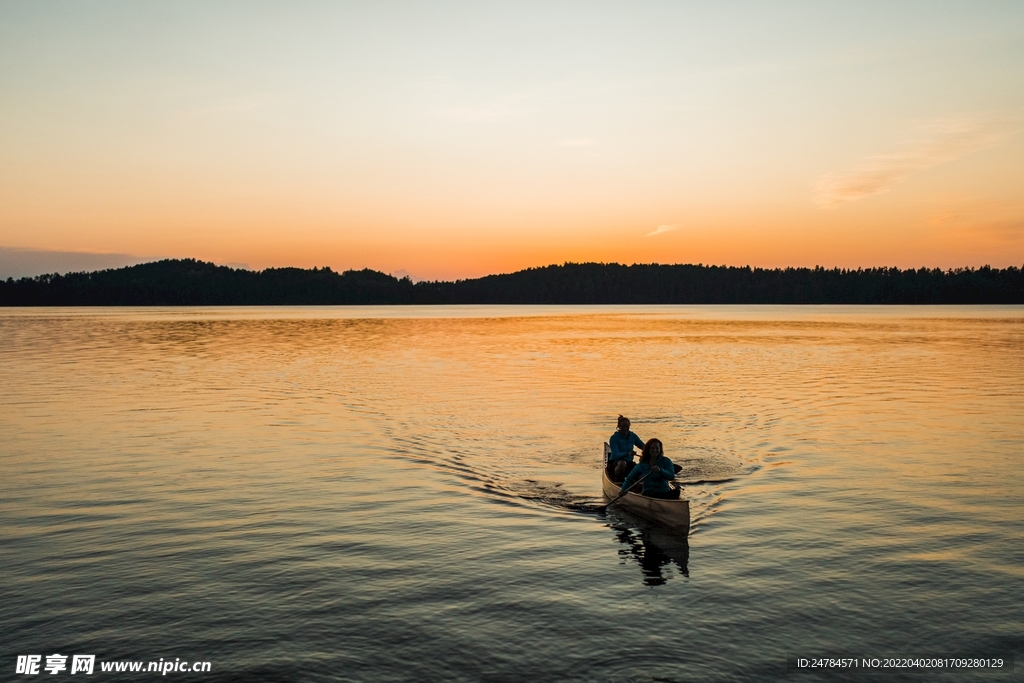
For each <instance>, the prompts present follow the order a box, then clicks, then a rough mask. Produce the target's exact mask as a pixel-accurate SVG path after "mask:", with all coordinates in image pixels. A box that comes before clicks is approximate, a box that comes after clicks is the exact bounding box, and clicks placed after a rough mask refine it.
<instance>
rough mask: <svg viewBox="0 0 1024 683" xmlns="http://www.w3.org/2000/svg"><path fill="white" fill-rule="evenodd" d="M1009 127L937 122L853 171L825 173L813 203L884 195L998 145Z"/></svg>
mask: <svg viewBox="0 0 1024 683" xmlns="http://www.w3.org/2000/svg"><path fill="white" fill-rule="evenodd" d="M1009 128H1010V127H1009V126H1007V125H1006V124H1005V123H1002V122H999V121H995V120H993V119H991V118H986V117H978V116H961V117H953V118H944V119H937V120H935V121H932V122H931V123H929V124H927V125H925V126H922V127H921V129H920V130H919V132H918V134H917V135H916V136H914V137H913V138H911V139H908V140H907V141H905V142H904V143H903V144H901V145H900V146H899V149H897V150H896V151H893V152H889V153H886V154H874V155H872V156H869V157H866V158H864V159H863V160H861V161H860V162H859V163H857V164H855V165H854V166H853V168H851V169H849V170H847V171H840V172H837V173H826V174H825V175H823V176H822V177H821V179H820V180H819V181H818V187H817V194H816V197H815V203H816V204H817V205H818V206H819V207H820V208H829V207H832V206H835V205H837V204H843V203H845V202H853V201H856V200H858V199H863V198H864V197H869V196H871V195H873V194H880V193H882V192H887V191H888V190H889V189H891V188H892V187H893V186H894V185H897V184H899V183H901V182H903V181H905V180H906V179H907V178H909V177H910V176H912V175H914V174H915V173H917V172H919V171H923V170H925V169H927V168H931V167H933V166H938V165H939V164H943V163H946V162H947V161H953V160H954V159H959V158H962V157H965V156H967V155H969V154H973V153H974V152H977V151H979V150H981V149H985V148H986V147H991V146H993V145H995V144H998V143H999V142H1001V141H1002V140H1003V139H1005V138H1006V137H1007V135H1008V134H1009V132H1010V130H1009Z"/></svg>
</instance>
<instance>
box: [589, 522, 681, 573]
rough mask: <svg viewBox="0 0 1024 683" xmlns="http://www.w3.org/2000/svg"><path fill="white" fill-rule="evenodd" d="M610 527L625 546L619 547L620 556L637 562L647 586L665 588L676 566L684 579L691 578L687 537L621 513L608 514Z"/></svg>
mask: <svg viewBox="0 0 1024 683" xmlns="http://www.w3.org/2000/svg"><path fill="white" fill-rule="evenodd" d="M608 527H609V528H610V529H612V530H613V531H614V532H615V538H616V540H617V541H618V542H619V543H621V544H622V545H623V546H624V547H622V548H619V551H618V552H619V556H620V557H622V558H623V559H626V560H634V561H635V562H636V563H637V565H638V566H639V567H640V572H641V574H642V575H643V582H644V585H645V586H661V585H663V584H664V583H665V582H666V581H668V579H669V578H670V577H671V575H672V573H673V572H672V567H673V565H674V566H675V568H676V569H677V570H678V571H679V573H680V574H681V575H682V576H689V575H690V570H689V569H688V568H687V562H688V561H689V559H690V544H689V543H688V542H687V540H686V537H684V536H680V535H679V534H676V533H673V532H671V531H669V530H667V529H662V528H660V527H657V526H654V525H652V524H651V523H650V522H647V521H645V520H643V519H640V518H639V517H635V516H634V515H631V514H629V513H628V512H624V511H621V510H616V511H614V513H610V514H609V515H608Z"/></svg>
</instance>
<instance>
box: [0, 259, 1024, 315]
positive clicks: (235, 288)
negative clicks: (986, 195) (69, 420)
mask: <svg viewBox="0 0 1024 683" xmlns="http://www.w3.org/2000/svg"><path fill="white" fill-rule="evenodd" d="M1020 303H1024V271H1022V270H1021V269H1019V268H1016V267H1010V268H1003V269H998V268H990V267H988V266H985V267H982V268H958V269H955V270H940V269H938V268H933V269H927V268H921V269H918V270H914V269H908V270H900V269H899V268H867V269H857V270H845V269H838V268H834V269H831V270H827V269H825V268H821V267H818V268H776V269H764V268H751V267H749V266H747V267H733V266H705V265H658V264H639V265H632V266H623V265H619V264H616V263H609V264H603V263H566V264H564V265H561V266H546V267H543V268H528V269H527V270H521V271H519V272H516V273H510V274H505V275H488V276H486V277H482V278H477V279H471V280H457V281H455V282H416V283H413V282H412V281H411V280H410V279H409V278H402V279H399V278H396V277H393V276H391V275H387V274H385V273H379V272H377V271H373V270H347V271H345V272H343V273H338V272H335V271H333V270H331V269H330V268H313V269H310V270H304V269H301V268H268V269H266V270H263V271H251V270H240V269H234V268H229V267H227V266H218V265H214V264H212V263H205V262H203V261H196V260H195V259H180V260H177V259H175V260H164V261H156V262H153V263H144V264H140V265H137V266H129V267H127V268H117V269H111V270H101V271H96V272H92V273H69V274H67V275H59V274H53V275H40V276H38V277H33V278H22V279H20V280H14V279H10V278H8V279H7V280H6V281H0V306H155V305H188V306H206V305H296V304H306V305H312V304H1020Z"/></svg>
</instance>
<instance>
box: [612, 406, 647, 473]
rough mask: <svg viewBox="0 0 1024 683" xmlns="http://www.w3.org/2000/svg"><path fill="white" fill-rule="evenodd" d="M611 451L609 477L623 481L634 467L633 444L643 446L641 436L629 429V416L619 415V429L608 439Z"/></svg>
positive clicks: (638, 446)
mask: <svg viewBox="0 0 1024 683" xmlns="http://www.w3.org/2000/svg"><path fill="white" fill-rule="evenodd" d="M608 446H609V448H610V449H611V452H610V453H609V454H608V465H607V468H608V477H609V478H610V479H611V480H612V481H622V480H623V479H625V478H626V475H628V474H629V472H630V470H632V469H633V467H634V465H635V463H634V462H633V446H636V447H637V448H643V447H644V442H643V441H641V440H640V437H639V436H637V435H636V434H634V433H633V432H631V431H629V418H628V417H623V416H622V415H619V423H618V429H616V430H615V433H614V434H612V435H611V438H609V439H608Z"/></svg>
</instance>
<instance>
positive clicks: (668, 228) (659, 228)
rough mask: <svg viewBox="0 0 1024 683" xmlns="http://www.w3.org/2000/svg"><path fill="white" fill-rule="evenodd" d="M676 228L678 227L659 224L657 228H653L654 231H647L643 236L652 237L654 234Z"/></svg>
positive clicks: (661, 233)
mask: <svg viewBox="0 0 1024 683" xmlns="http://www.w3.org/2000/svg"><path fill="white" fill-rule="evenodd" d="M678 229H679V228H678V227H677V226H675V225H659V226H658V227H657V228H655V229H654V231H652V232H649V233H647V234H646V235H644V236H645V237H654V236H655V235H663V234H665V233H666V232H672V231H673V230H678Z"/></svg>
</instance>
